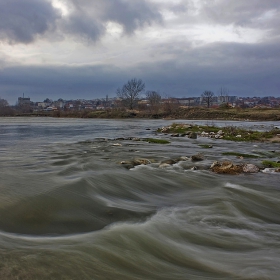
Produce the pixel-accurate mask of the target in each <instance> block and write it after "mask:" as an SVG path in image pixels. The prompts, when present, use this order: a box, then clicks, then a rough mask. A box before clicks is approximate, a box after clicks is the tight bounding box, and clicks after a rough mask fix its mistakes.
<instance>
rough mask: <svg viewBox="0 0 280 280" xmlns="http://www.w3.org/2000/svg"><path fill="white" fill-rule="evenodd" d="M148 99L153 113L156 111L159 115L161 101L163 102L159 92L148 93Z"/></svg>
mask: <svg viewBox="0 0 280 280" xmlns="http://www.w3.org/2000/svg"><path fill="white" fill-rule="evenodd" d="M146 98H147V100H148V101H149V104H150V108H151V111H154V112H155V113H157V112H158V110H159V106H160V101H161V95H160V93H159V92H158V91H147V92H146Z"/></svg>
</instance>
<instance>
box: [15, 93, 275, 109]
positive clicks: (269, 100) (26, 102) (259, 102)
mask: <svg viewBox="0 0 280 280" xmlns="http://www.w3.org/2000/svg"><path fill="white" fill-rule="evenodd" d="M170 102H172V103H173V104H178V105H179V106H189V107H195V106H206V105H207V104H206V101H205V98H204V97H203V96H200V97H186V98H175V97H172V98H161V99H160V103H161V104H164V103H170ZM224 104H227V105H228V106H230V107H240V108H254V107H260V108H275V107H279V106H280V97H273V96H267V97H237V96H213V97H212V99H211V104H210V107H214V108H215V107H219V106H222V105H224ZM150 105H151V104H150V101H149V100H148V99H145V98H142V99H141V98H139V99H138V100H137V105H136V106H135V107H141V108H143V107H149V106H150ZM121 106H123V105H122V103H121V100H120V98H118V97H114V98H109V97H108V96H106V97H105V98H98V99H91V100H85V99H76V100H64V99H61V98H60V99H58V100H51V99H49V98H46V99H45V100H43V101H39V102H34V101H32V100H31V99H30V98H29V97H19V98H18V102H17V105H16V106H15V107H18V108H19V109H22V110H23V111H28V112H37V111H56V110H63V111H69V110H105V109H109V108H117V107H121Z"/></svg>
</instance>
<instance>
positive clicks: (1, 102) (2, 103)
mask: <svg viewBox="0 0 280 280" xmlns="http://www.w3.org/2000/svg"><path fill="white" fill-rule="evenodd" d="M7 106H9V103H8V101H7V100H6V99H2V98H1V97H0V107H1V108H3V107H7Z"/></svg>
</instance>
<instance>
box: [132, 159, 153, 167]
mask: <svg viewBox="0 0 280 280" xmlns="http://www.w3.org/2000/svg"><path fill="white" fill-rule="evenodd" d="M150 163H151V161H150V160H148V159H145V158H137V159H134V160H133V164H134V165H135V166H136V165H147V164H150Z"/></svg>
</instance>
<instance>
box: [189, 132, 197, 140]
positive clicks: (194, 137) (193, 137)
mask: <svg viewBox="0 0 280 280" xmlns="http://www.w3.org/2000/svg"><path fill="white" fill-rule="evenodd" d="M188 137H189V138H190V139H197V133H195V132H191V133H190V134H189V136H188Z"/></svg>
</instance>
